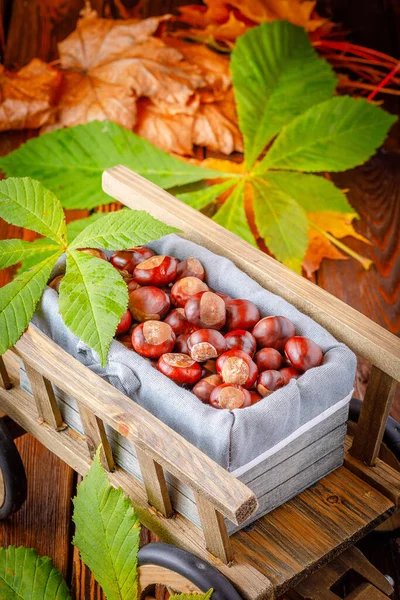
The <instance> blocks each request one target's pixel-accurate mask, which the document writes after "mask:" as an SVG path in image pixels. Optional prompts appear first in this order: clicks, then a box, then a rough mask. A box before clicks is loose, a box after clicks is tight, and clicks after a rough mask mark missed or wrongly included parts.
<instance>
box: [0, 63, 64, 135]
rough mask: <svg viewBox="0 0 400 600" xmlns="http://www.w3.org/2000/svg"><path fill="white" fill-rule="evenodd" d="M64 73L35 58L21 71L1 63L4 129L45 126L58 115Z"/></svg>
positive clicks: (0, 104)
mask: <svg viewBox="0 0 400 600" xmlns="http://www.w3.org/2000/svg"><path fill="white" fill-rule="evenodd" d="M60 79H61V75H60V73H59V72H58V71H56V69H53V68H52V67H51V66H50V65H47V64H46V63H44V62H42V61H41V60H39V59H38V58H34V59H33V60H31V62H30V63H29V64H28V65H26V66H25V67H23V68H22V69H20V70H19V71H18V72H17V73H10V72H8V71H6V70H5V68H4V66H3V65H0V131H5V130H7V129H25V128H30V127H32V128H36V127H41V126H42V125H44V124H45V123H47V122H49V121H51V120H52V119H53V115H54V105H53V102H54V99H55V95H56V92H57V88H58V86H59V82H60Z"/></svg>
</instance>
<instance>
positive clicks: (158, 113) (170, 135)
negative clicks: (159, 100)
mask: <svg viewBox="0 0 400 600" xmlns="http://www.w3.org/2000/svg"><path fill="white" fill-rule="evenodd" d="M193 121H194V117H193V115H170V114H166V113H164V112H163V111H162V110H160V109H159V108H158V107H157V106H155V105H154V104H152V103H151V102H150V101H149V100H145V99H141V100H139V102H138V118H137V126H136V128H135V132H136V133H137V134H138V135H140V136H141V137H144V138H146V139H147V140H148V141H149V142H151V143H152V144H154V145H155V146H158V148H161V149H162V150H165V151H166V152H173V153H176V154H181V155H187V156H192V155H193Z"/></svg>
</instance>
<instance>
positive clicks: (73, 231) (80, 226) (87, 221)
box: [67, 212, 106, 244]
mask: <svg viewBox="0 0 400 600" xmlns="http://www.w3.org/2000/svg"><path fill="white" fill-rule="evenodd" d="M105 214H106V213H103V212H96V213H93V214H92V215H90V216H89V217H85V218H84V219H76V220H75V221H71V223H68V225H67V239H68V243H69V244H71V243H72V242H73V241H74V239H75V238H76V236H77V235H79V234H80V233H81V232H82V231H83V230H84V229H86V227H87V226H88V225H91V224H92V223H95V222H96V221H98V220H99V219H102V218H103V217H104V216H105Z"/></svg>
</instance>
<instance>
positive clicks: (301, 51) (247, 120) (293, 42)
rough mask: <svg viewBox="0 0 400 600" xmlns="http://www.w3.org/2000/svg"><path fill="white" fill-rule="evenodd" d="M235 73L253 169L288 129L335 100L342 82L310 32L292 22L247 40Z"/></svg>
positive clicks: (235, 59) (234, 61)
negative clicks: (312, 110) (313, 109)
mask: <svg viewBox="0 0 400 600" xmlns="http://www.w3.org/2000/svg"><path fill="white" fill-rule="evenodd" d="M231 72H232V79H233V83H234V90H235V98H236V102H237V109H238V116H239V124H240V129H241V131H242V133H243V136H244V147H245V161H246V166H247V168H248V169H249V168H251V167H252V165H253V164H254V162H255V161H256V159H257V158H258V156H259V155H260V154H261V152H262V151H263V150H264V148H265V146H266V145H267V144H268V142H270V141H271V139H272V138H273V137H274V136H275V135H276V134H277V133H278V132H279V130H280V129H281V128H282V126H283V125H285V124H286V123H289V121H291V120H292V119H293V118H294V117H296V116H297V115H300V114H302V113H303V112H304V111H306V110H307V109H308V108H309V107H310V106H313V105H314V104H318V103H319V102H322V101H323V100H327V99H328V98H330V97H331V96H332V94H333V92H334V90H335V87H336V83H337V80H336V77H335V75H334V72H333V70H332V68H331V67H330V65H329V64H328V63H327V62H326V61H325V60H324V59H322V58H319V56H318V55H317V53H316V52H315V50H314V48H313V47H312V46H311V43H310V40H309V37H308V35H307V33H306V32H305V31H304V29H303V28H302V27H296V26H295V25H292V24H291V23H288V22H287V21H274V22H273V23H263V24H262V25H260V26H259V27H255V28H254V29H250V30H249V31H248V32H247V33H245V34H244V35H243V36H241V37H240V38H239V39H238V40H237V42H236V46H235V48H234V49H233V51H232V57H231Z"/></svg>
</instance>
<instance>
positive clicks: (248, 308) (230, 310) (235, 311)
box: [225, 298, 260, 331]
mask: <svg viewBox="0 0 400 600" xmlns="http://www.w3.org/2000/svg"><path fill="white" fill-rule="evenodd" d="M225 304H226V326H227V328H228V330H229V331H233V330H235V329H252V328H253V327H254V325H255V324H256V323H257V322H258V321H259V320H260V311H259V310H258V308H257V306H256V305H255V304H254V303H253V302H251V301H250V300H245V299H242V298H238V299H237V300H232V299H230V300H225Z"/></svg>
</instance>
